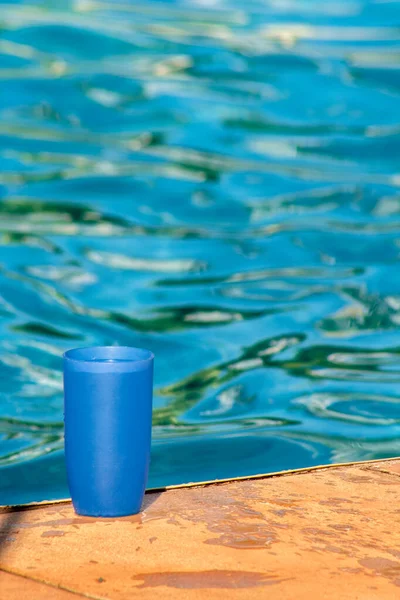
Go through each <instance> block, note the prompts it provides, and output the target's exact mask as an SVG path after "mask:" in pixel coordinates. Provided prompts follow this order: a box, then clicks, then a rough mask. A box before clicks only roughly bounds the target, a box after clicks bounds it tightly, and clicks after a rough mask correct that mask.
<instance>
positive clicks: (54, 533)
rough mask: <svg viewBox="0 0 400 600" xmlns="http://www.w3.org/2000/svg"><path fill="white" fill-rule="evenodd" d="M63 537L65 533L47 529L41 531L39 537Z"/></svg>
mask: <svg viewBox="0 0 400 600" xmlns="http://www.w3.org/2000/svg"><path fill="white" fill-rule="evenodd" d="M63 535H65V531H60V530H59V529H49V531H43V533H42V535H41V537H62V536H63Z"/></svg>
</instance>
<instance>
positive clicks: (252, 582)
mask: <svg viewBox="0 0 400 600" xmlns="http://www.w3.org/2000/svg"><path fill="white" fill-rule="evenodd" d="M132 579H134V580H135V581H138V582H140V585H138V586H137V587H138V588H147V587H161V586H163V587H170V588H171V587H172V588H177V589H194V590H196V589H197V590H198V589H215V588H223V589H238V588H254V587H261V586H269V585H275V584H278V583H280V582H281V580H279V579H276V578H275V577H274V576H272V575H267V574H265V573H254V572H251V571H224V570H217V569H215V570H210V571H176V572H168V573H143V574H141V575H135V576H134V577H132Z"/></svg>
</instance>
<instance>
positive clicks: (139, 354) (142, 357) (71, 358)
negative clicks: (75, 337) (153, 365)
mask: <svg viewBox="0 0 400 600" xmlns="http://www.w3.org/2000/svg"><path fill="white" fill-rule="evenodd" d="M63 358H64V360H66V361H68V362H70V363H72V364H74V365H76V366H78V365H82V366H83V365H87V366H89V365H92V366H95V365H98V366H100V365H103V366H106V365H110V366H111V365H120V366H122V365H124V364H125V365H126V366H128V365H130V366H133V365H135V366H137V367H140V366H144V365H145V364H146V363H148V362H151V361H152V360H153V359H154V354H153V352H151V350H147V348H138V347H135V346H83V347H81V348H71V349H70V350H67V351H66V352H64V354H63ZM112 358H118V360H116V361H113V360H112ZM107 359H110V361H109V362H108V360H107Z"/></svg>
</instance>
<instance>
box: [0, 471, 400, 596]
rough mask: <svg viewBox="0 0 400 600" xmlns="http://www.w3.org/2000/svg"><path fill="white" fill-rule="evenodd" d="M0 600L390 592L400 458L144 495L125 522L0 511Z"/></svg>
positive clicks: (395, 578) (397, 589)
mask: <svg viewBox="0 0 400 600" xmlns="http://www.w3.org/2000/svg"><path fill="white" fill-rule="evenodd" d="M0 527H1V532H2V533H1V537H0V566H1V569H2V570H1V571H0V598H5V599H7V600H25V599H26V600H47V599H49V600H53V599H54V600H64V599H65V600H67V599H71V600H73V598H74V597H76V596H84V597H86V598H97V599H100V598H107V599H115V600H128V599H131V598H141V599H142V600H150V599H151V600H154V599H155V598H156V599H157V600H164V599H170V598H174V599H175V598H176V599H178V600H179V599H182V600H183V599H184V600H195V599H196V600H197V599H199V598H205V599H206V600H216V599H218V600H220V599H223V600H226V599H227V598H229V600H236V599H237V600H239V599H240V600H241V599H245V598H246V599H252V600H258V599H259V598H260V599H261V598H268V599H275V598H276V599H279V600H285V599H293V600H302V599H303V598H304V599H305V600H310V599H314V598H318V599H320V598H321V599H332V600H345V599H351V600H355V599H359V600H374V599H379V600H383V599H391V600H392V599H395V598H399V597H400V460H393V461H382V462H380V463H370V464H362V465H361V464H360V465H354V466H348V467H330V468H327V469H321V470H315V471H309V472H301V473H297V474H296V473H294V474H289V475H281V476H277V477H266V478H263V479H253V480H246V481H234V482H229V483H223V484H214V485H207V486H204V487H191V488H185V489H176V490H169V491H166V492H162V493H149V494H147V495H146V500H145V504H144V511H143V513H142V514H141V515H138V516H136V517H127V518H122V519H114V520H112V519H105V520H99V519H89V518H87V517H77V516H76V515H75V514H74V512H73V509H72V507H71V504H70V503H65V504H53V505H44V506H40V507H36V508H30V509H24V510H12V509H3V510H2V511H1V512H0Z"/></svg>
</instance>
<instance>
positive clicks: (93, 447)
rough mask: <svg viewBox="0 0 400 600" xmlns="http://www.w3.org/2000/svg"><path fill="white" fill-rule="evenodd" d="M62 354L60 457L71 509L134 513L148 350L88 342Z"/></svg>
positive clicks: (148, 411) (141, 476)
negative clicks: (62, 434) (62, 450)
mask: <svg viewBox="0 0 400 600" xmlns="http://www.w3.org/2000/svg"><path fill="white" fill-rule="evenodd" d="M63 358H64V420H65V458H66V466H67V477H68V485H69V489H70V493H71V498H72V502H73V505H74V508H75V511H76V512H77V513H78V514H81V515H89V516H99V517H117V516H124V515H131V514H136V513H137V512H139V510H140V507H141V504H142V500H143V495H144V491H145V488H146V483H147V476H148V470H149V463H150V446H151V415H152V392H153V361H154V356H153V354H152V353H151V352H150V351H149V350H143V349H140V348H130V347H124V346H97V347H96V346H94V347H91V348H77V349H74V350H69V351H68V352H66V353H65V354H64V357H63Z"/></svg>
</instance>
